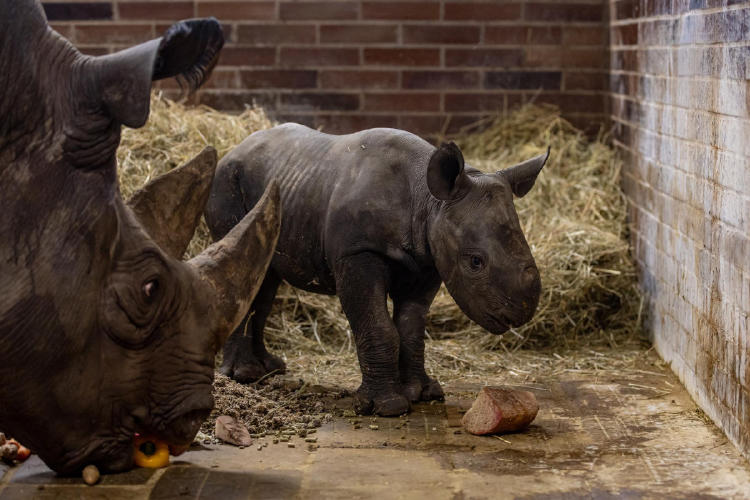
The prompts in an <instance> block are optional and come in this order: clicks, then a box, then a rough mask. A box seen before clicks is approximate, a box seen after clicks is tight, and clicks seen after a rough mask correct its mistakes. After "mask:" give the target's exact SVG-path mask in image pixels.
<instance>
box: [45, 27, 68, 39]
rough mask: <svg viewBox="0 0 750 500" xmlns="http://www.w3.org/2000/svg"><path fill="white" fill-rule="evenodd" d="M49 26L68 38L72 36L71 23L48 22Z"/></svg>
mask: <svg viewBox="0 0 750 500" xmlns="http://www.w3.org/2000/svg"><path fill="white" fill-rule="evenodd" d="M49 27H50V28H52V29H53V30H55V31H57V32H58V33H60V34H61V35H62V36H64V37H65V38H67V39H68V40H70V39H71V38H73V25H72V24H62V23H49Z"/></svg>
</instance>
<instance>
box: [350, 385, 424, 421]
mask: <svg viewBox="0 0 750 500" xmlns="http://www.w3.org/2000/svg"><path fill="white" fill-rule="evenodd" d="M410 409H411V405H410V404H409V400H408V399H406V398H405V397H404V396H403V395H401V394H399V393H397V392H381V393H380V394H376V395H374V396H369V395H368V393H367V392H364V391H362V390H359V391H357V394H356V395H355V397H354V410H355V411H356V412H357V413H358V414H360V415H372V414H373V413H374V414H375V415H380V416H381V417H397V416H399V415H403V414H404V413H409V410H410Z"/></svg>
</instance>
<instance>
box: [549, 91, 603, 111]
mask: <svg viewBox="0 0 750 500" xmlns="http://www.w3.org/2000/svg"><path fill="white" fill-rule="evenodd" d="M605 98H606V96H605V95H603V94H596V95H589V94H568V93H559V94H558V93H546V92H543V93H539V94H536V100H535V102H536V103H537V104H541V103H549V104H554V105H556V106H558V107H559V108H560V110H561V111H562V112H563V113H569V112H575V113H602V112H604V100H605Z"/></svg>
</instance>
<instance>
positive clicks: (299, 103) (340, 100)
mask: <svg viewBox="0 0 750 500" xmlns="http://www.w3.org/2000/svg"><path fill="white" fill-rule="evenodd" d="M281 107H282V108H286V109H290V108H293V109H322V110H337V111H346V110H356V109H358V108H359V96H358V95H357V94H331V93H303V94H282V95H281Z"/></svg>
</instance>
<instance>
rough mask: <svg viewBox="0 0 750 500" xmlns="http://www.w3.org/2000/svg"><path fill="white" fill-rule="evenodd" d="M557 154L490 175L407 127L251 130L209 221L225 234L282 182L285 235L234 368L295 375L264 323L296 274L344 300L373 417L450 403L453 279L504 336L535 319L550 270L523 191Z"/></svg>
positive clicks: (236, 348)
mask: <svg viewBox="0 0 750 500" xmlns="http://www.w3.org/2000/svg"><path fill="white" fill-rule="evenodd" d="M548 154H549V153H547V155H548ZM547 155H540V156H537V157H536V158H533V159H531V160H528V161H526V162H524V163H521V164H519V165H516V166H514V167H511V168H508V169H506V170H503V171H500V172H497V173H493V174H484V173H482V172H480V171H478V170H476V169H474V168H471V167H469V166H464V159H463V156H462V154H461V151H460V150H459V148H458V147H457V146H456V145H455V144H453V143H450V144H443V145H441V146H440V147H439V148H435V147H434V146H432V145H430V144H429V143H428V142H426V141H424V140H423V139H421V138H419V137H417V136H416V135H414V134H411V133H408V132H405V131H402V130H394V129H386V128H378V129H371V130H364V131H362V132H358V133H355V134H350V135H341V136H335V135H328V134H324V133H321V132H318V131H315V130H312V129H310V128H307V127H304V126H302V125H296V124H285V125H281V126H278V127H275V128H272V129H270V130H264V131H261V132H256V133H254V134H252V135H251V136H249V137H248V138H247V139H245V141H244V142H242V143H241V144H240V145H239V146H238V147H237V148H235V149H234V150H233V151H231V152H230V153H229V154H227V155H226V157H224V158H223V159H222V161H221V162H220V163H219V166H218V169H217V171H216V178H215V180H214V185H213V187H212V192H211V195H210V199H209V202H208V207H207V209H206V220H207V222H208V226H209V228H210V230H211V234H212V236H213V237H214V238H215V239H219V238H222V237H223V236H224V235H225V234H227V232H229V230H230V229H232V227H233V226H234V225H235V224H237V223H238V222H239V221H241V220H242V218H243V217H244V215H245V214H246V213H247V212H248V211H249V210H250V209H251V208H252V207H253V206H254V205H255V204H256V203H257V202H258V200H259V199H260V198H261V195H262V194H263V191H264V190H265V189H266V187H267V186H268V185H269V184H270V183H271V182H272V181H273V180H276V182H277V183H278V185H279V186H280V190H281V205H282V222H281V234H280V236H279V240H278V244H277V248H276V252H275V254H274V256H273V260H272V262H271V265H270V267H269V268H268V272H267V274H266V276H265V280H264V281H263V284H262V285H261V288H260V290H259V292H258V295H257V296H256V298H255V301H254V302H253V304H252V307H251V309H250V312H249V313H248V316H247V318H246V321H245V322H243V324H242V325H241V326H240V327H239V328H238V329H237V330H236V331H235V332H234V333H233V334H232V335H231V337H230V338H229V340H228V342H227V344H226V346H225V347H224V363H223V366H222V368H221V370H222V372H223V373H225V374H226V375H228V376H230V377H233V378H234V379H235V380H237V381H240V382H247V381H252V380H256V379H258V378H260V377H262V376H263V375H265V374H267V373H269V372H271V371H274V370H275V371H276V372H277V373H278V372H282V371H283V370H284V368H285V367H284V363H283V362H282V361H281V360H280V359H279V358H278V357H276V356H274V355H272V354H270V353H269V352H268V351H267V350H266V347H265V345H264V343H263V327H264V323H265V321H266V318H267V317H268V313H269V311H270V309H271V304H272V302H273V298H274V295H275V294H276V290H277V288H278V286H279V284H280V283H281V281H282V280H285V281H287V282H288V283H290V284H291V285H292V286H295V287H297V288H301V289H303V290H307V291H310V292H316V293H323V294H329V295H334V294H335V295H338V296H339V300H340V301H341V306H342V308H343V310H344V313H345V314H346V317H347V319H348V320H349V323H350V325H351V329H352V332H353V333H354V338H355V340H356V345H357V355H358V357H359V364H360V368H361V370H362V385H361V386H360V387H359V389H358V391H357V410H358V411H359V412H361V413H370V412H374V413H377V414H379V415H384V416H388V415H399V414H402V413H405V412H407V411H409V408H410V402H415V401H419V400H432V399H441V398H442V397H443V391H442V389H441V388H440V384H438V382H437V381H435V380H434V379H432V378H430V377H429V376H428V375H427V373H426V372H425V368H424V333H425V315H426V314H427V311H428V310H429V308H430V303H431V302H432V300H433V298H434V297H435V294H436V293H437V291H438V289H439V287H440V283H441V282H443V281H444V282H445V285H446V287H447V288H448V291H449V292H450V294H451V295H452V296H453V298H454V299H455V301H456V302H457V303H458V305H459V306H460V307H461V309H462V310H463V311H464V312H465V313H466V314H467V315H468V316H469V317H470V318H471V319H472V320H474V321H476V322H477V323H479V324H480V325H481V326H483V327H484V328H486V329H487V330H489V331H490V332H492V333H495V334H500V333H503V332H505V331H506V330H508V328H509V327H511V326H518V325H521V324H523V323H525V322H527V321H529V319H530V318H531V317H532V315H533V314H534V310H535V309H536V306H537V303H538V302H539V295H540V292H541V284H540V279H539V272H538V271H537V268H536V264H535V263H534V258H533V257H532V255H531V251H530V250H529V246H528V244H527V243H526V239H525V238H524V235H523V232H522V230H521V226H520V224H519V222H518V215H517V214H516V210H515V208H514V206H513V195H515V196H519V197H520V196H523V195H525V194H526V193H527V192H528V191H529V189H531V187H532V186H533V185H534V181H535V179H536V177H537V175H538V174H539V171H540V170H541V168H542V166H543V165H544V163H545V161H546V159H547ZM388 295H390V297H391V298H392V299H393V317H392V318H391V316H390V315H389V313H388V308H387V305H386V297H387V296H388Z"/></svg>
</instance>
